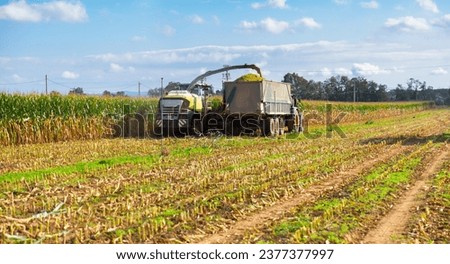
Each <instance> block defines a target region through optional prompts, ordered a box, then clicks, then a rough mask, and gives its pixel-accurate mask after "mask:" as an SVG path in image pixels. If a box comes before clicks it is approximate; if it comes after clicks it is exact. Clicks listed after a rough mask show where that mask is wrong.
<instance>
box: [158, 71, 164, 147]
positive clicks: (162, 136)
mask: <svg viewBox="0 0 450 264" xmlns="http://www.w3.org/2000/svg"><path fill="white" fill-rule="evenodd" d="M163 82H164V78H163V77H161V98H162V97H163ZM161 98H160V99H161ZM159 107H160V109H159V111H160V113H161V116H160V118H161V155H162V154H163V151H164V143H163V139H164V113H163V107H162V105H161V100H160V104H159Z"/></svg>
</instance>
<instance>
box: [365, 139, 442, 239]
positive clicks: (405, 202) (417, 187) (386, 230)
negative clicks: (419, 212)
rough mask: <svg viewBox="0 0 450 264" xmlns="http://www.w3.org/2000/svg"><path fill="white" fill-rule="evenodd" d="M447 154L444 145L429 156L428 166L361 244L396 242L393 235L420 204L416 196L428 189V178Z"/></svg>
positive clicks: (403, 227)
mask: <svg viewBox="0 0 450 264" xmlns="http://www.w3.org/2000/svg"><path fill="white" fill-rule="evenodd" d="M448 156H449V148H448V147H446V146H445V147H444V150H442V151H441V152H440V153H438V154H437V155H435V156H434V157H432V158H431V160H432V163H431V164H430V166H429V167H428V168H427V169H426V170H425V171H424V172H423V173H422V174H421V175H420V177H419V179H418V180H417V181H416V182H415V183H414V186H413V187H412V188H411V189H409V190H408V191H407V192H406V193H404V194H403V196H402V197H401V198H400V199H399V200H398V201H397V203H396V204H395V205H394V206H393V207H392V208H391V210H390V211H389V213H387V215H385V216H384V217H383V218H381V219H380V220H379V221H378V222H379V223H380V224H379V225H378V226H377V227H375V229H372V230H371V231H370V232H369V233H368V234H367V235H366V236H365V237H364V239H363V240H362V243H363V244H393V243H396V242H395V240H394V239H395V237H396V236H400V235H401V234H402V232H403V231H404V230H405V228H406V227H407V224H408V221H409V219H410V218H411V216H412V213H413V209H414V208H416V207H417V206H419V205H420V199H418V197H419V196H420V194H421V193H423V192H425V191H426V190H427V189H428V187H429V181H430V179H431V178H432V177H433V176H434V175H435V174H436V173H437V172H438V171H439V169H440V168H441V167H442V165H443V164H444V162H445V161H446V160H447V159H448V158H449V157H448Z"/></svg>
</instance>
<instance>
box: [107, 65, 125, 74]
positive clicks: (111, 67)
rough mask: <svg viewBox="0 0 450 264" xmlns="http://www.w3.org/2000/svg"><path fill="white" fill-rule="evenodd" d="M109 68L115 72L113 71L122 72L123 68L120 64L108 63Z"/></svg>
mask: <svg viewBox="0 0 450 264" xmlns="http://www.w3.org/2000/svg"><path fill="white" fill-rule="evenodd" d="M109 69H110V70H111V71H112V72H115V73H119V72H123V71H124V70H125V69H124V68H123V67H122V66H120V65H119V64H117V63H110V64H109Z"/></svg>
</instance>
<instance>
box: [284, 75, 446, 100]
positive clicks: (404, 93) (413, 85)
mask: <svg viewBox="0 0 450 264" xmlns="http://www.w3.org/2000/svg"><path fill="white" fill-rule="evenodd" d="M283 81H284V82H287V83H290V84H292V93H293V95H294V96H295V97H296V98H299V99H308V100H330V101H344V102H353V101H355V102H381V101H434V102H435V103H436V104H438V105H450V89H434V88H433V87H432V86H427V84H426V82H422V81H420V80H417V79H414V78H410V79H409V80H408V81H407V82H406V84H404V85H403V84H398V85H397V87H396V88H395V89H394V90H390V91H388V89H387V86H386V85H385V84H378V83H376V82H374V81H368V80H367V79H366V78H364V77H354V78H349V77H347V76H340V75H338V76H332V77H330V78H328V79H326V80H325V81H323V82H321V81H314V80H306V79H305V78H304V77H302V76H299V75H298V74H297V73H287V74H286V75H284V78H283Z"/></svg>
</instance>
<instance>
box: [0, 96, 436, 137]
mask: <svg viewBox="0 0 450 264" xmlns="http://www.w3.org/2000/svg"><path fill="white" fill-rule="evenodd" d="M220 100H221V99H220V98H219V97H214V98H212V99H211V103H212V105H213V107H218V106H219V104H220ZM332 104H333V111H334V113H336V114H340V113H345V116H344V119H343V121H344V122H356V121H363V120H366V121H370V120H372V119H376V118H380V117H389V116H393V115H400V114H403V113H411V112H415V111H421V110H424V109H428V108H430V107H431V106H432V105H429V103H427V102H412V103H411V102H409V103H363V104H352V103H334V102H333V103H332ZM326 105H327V102H320V101H304V102H302V103H301V104H300V105H299V107H300V108H301V109H303V110H304V111H305V119H306V120H305V121H306V122H309V123H311V124H322V125H323V124H325V122H326V121H325V119H324V118H323V117H324V115H325V111H326ZM156 107H157V99H150V98H146V99H136V98H108V97H106V98H105V97H93V96H60V95H50V96H46V95H18V94H15V95H8V94H3V93H0V145H17V144H32V143H49V142H59V141H68V140H80V139H99V138H108V137H118V136H126V135H124V131H125V132H128V134H132V135H133V134H136V132H135V131H130V130H131V129H130V128H128V127H127V126H126V125H127V119H126V117H130V116H131V117H133V115H135V114H139V115H140V116H144V117H145V122H144V125H143V126H145V128H146V129H145V130H146V131H151V125H152V121H153V120H152V117H153V115H152V114H154V112H155V109H156ZM125 134H126V133H125ZM146 134H147V135H148V134H149V133H146ZM141 136H142V135H141Z"/></svg>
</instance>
